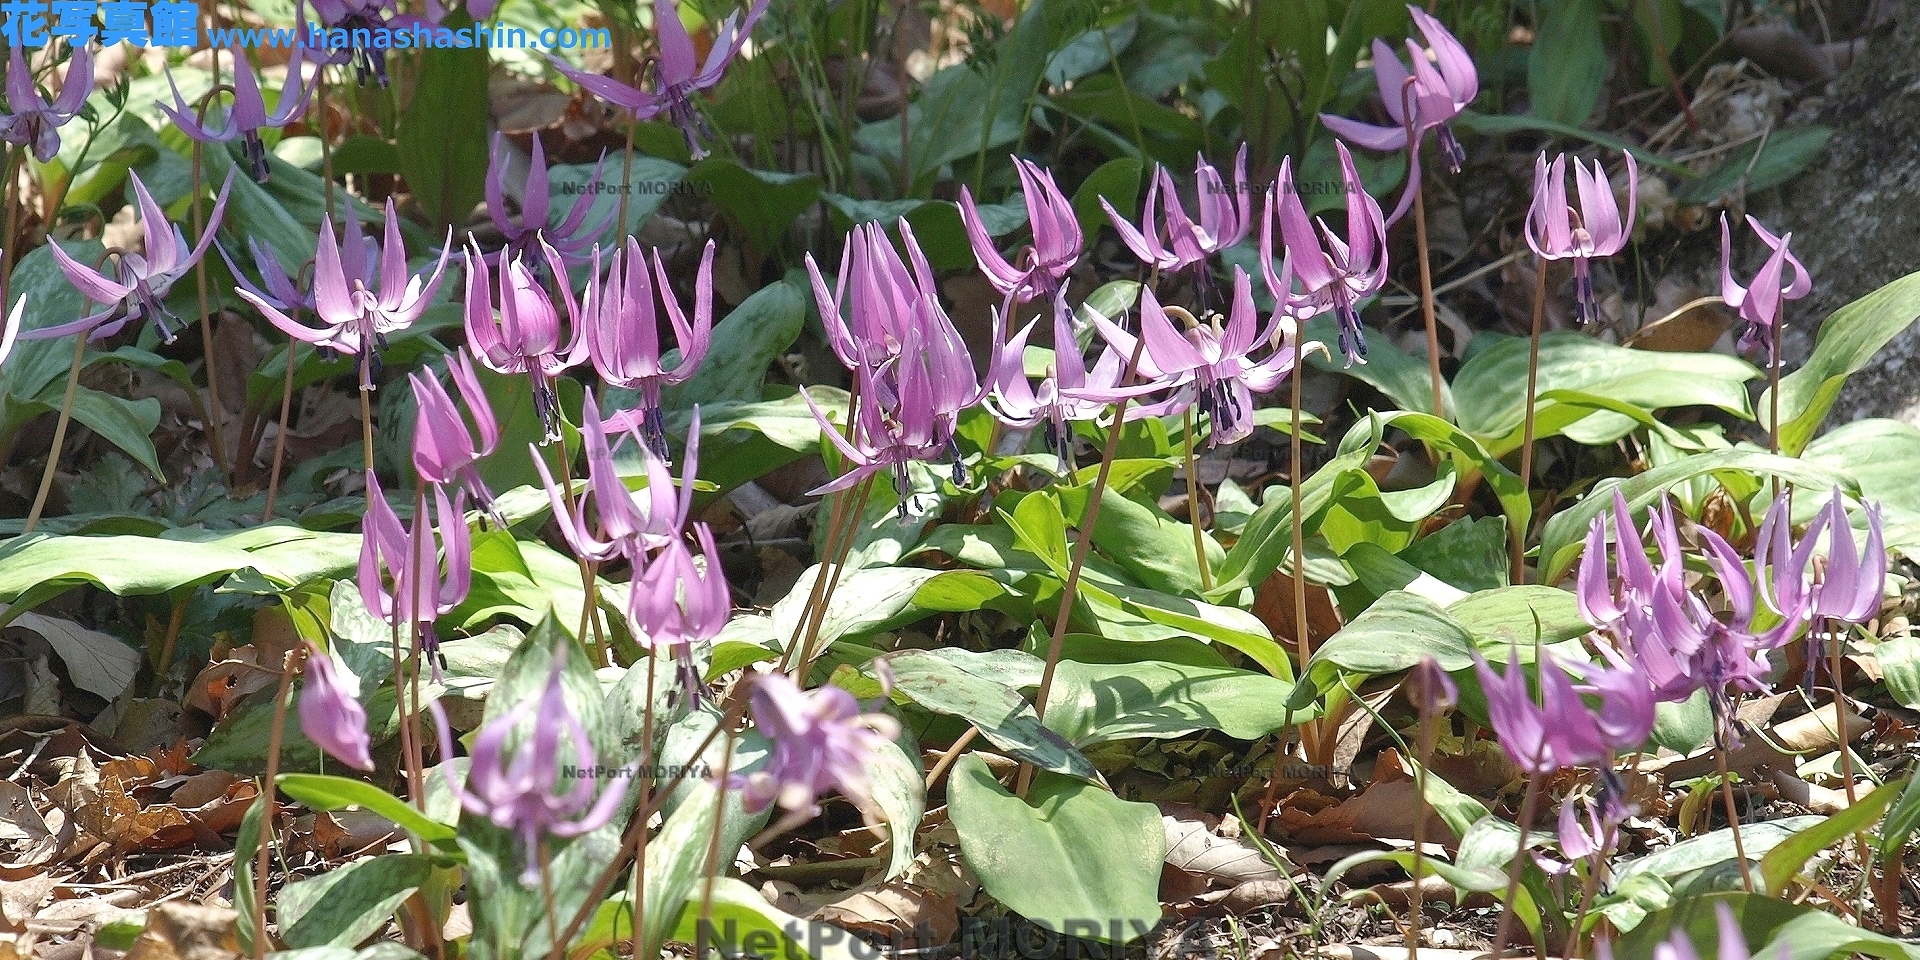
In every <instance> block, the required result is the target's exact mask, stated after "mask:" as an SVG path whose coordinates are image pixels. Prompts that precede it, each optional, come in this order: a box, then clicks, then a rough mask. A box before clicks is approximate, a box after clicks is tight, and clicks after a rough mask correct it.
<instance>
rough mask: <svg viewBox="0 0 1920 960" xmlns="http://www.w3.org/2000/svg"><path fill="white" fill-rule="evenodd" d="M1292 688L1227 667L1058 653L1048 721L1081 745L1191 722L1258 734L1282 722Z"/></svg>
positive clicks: (1182, 730) (1190, 726) (1186, 728)
mask: <svg viewBox="0 0 1920 960" xmlns="http://www.w3.org/2000/svg"><path fill="white" fill-rule="evenodd" d="M1143 646H1144V645H1143ZM1291 692H1292V689H1291V687H1290V685H1289V684H1288V683H1287V682H1286V681H1284V680H1278V679H1275V678H1274V677H1270V676H1267V675H1266V674H1262V673H1253V672H1250V671H1246V670H1236V669H1233V668H1231V667H1209V666H1193V665H1189V664H1178V663H1168V662H1165V661H1160V660H1148V659H1141V660H1138V661H1135V662H1128V663H1114V664H1095V663H1080V662H1077V661H1073V660H1062V661H1060V664H1059V667H1058V672H1057V673H1056V674H1055V675H1054V683H1053V689H1052V691H1051V692H1050V694H1049V697H1048V700H1047V721H1046V722H1047V726H1048V727H1049V728H1051V729H1053V730H1055V731H1058V732H1059V733H1060V734H1061V735H1062V736H1064V737H1066V738H1067V739H1069V740H1071V741H1073V743H1074V744H1075V745H1076V746H1080V747H1087V746H1091V745H1093V744H1096V743H1105V742H1108V741H1112V740H1127V739H1132V738H1136V737H1147V738H1165V737H1177V736H1182V735H1184V734H1188V733H1192V732H1193V731H1195V730H1218V731H1220V732H1222V733H1225V734H1226V735H1227V736H1229V737H1233V738H1234V739H1236V740H1257V739H1259V738H1261V737H1264V736H1266V735H1267V734H1269V733H1272V732H1274V731H1275V730H1278V729H1280V728H1282V727H1284V726H1286V724H1287V722H1288V716H1289V715H1288V713H1287V710H1286V701H1287V697H1288V695H1289V694H1290V693H1291Z"/></svg>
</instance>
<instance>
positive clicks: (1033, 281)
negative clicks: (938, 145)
mask: <svg viewBox="0 0 1920 960" xmlns="http://www.w3.org/2000/svg"><path fill="white" fill-rule="evenodd" d="M1013 168H1014V172H1015V173H1017V174H1019V177H1020V189H1021V191H1022V195H1023V196H1024V197H1025V199H1026V204H1027V225H1028V226H1029V227H1031V228H1032V230H1033V245H1032V246H1030V247H1028V248H1027V250H1026V251H1025V252H1024V253H1023V254H1022V255H1021V256H1020V257H1018V258H1016V260H1017V262H1019V263H1024V264H1026V266H1024V267H1021V266H1017V265H1015V263H1009V262H1008V261H1007V259H1006V258H1005V257H1003V256H1001V255H1000V250H999V248H997V247H995V246H994V243H993V237H992V235H990V234H989V233H987V227H986V224H985V223H984V222H982V221H981V219H980V211H979V210H978V209H977V208H976V207H975V206H974V203H973V194H972V193H971V192H970V191H968V190H967V188H966V187H965V186H964V185H962V186H961V187H960V220H961V222H962V223H963V224H964V225H965V226H966V228H967V241H968V242H969V243H970V244H972V246H973V258H974V260H976V261H977V262H978V263H979V264H980V271H981V272H982V273H984V274H986V277H987V282H988V283H990V284H992V285H993V288H994V289H995V290H998V291H1000V294H1001V295H1002V296H1004V297H1006V298H1007V301H1008V302H1009V304H1011V303H1015V302H1018V303H1025V302H1027V301H1029V300H1037V299H1039V298H1041V297H1050V296H1053V294H1054V292H1055V291H1057V290H1058V289H1059V288H1060V286H1061V285H1062V284H1064V283H1066V280H1067V274H1069V273H1071V272H1073V266H1074V264H1076V263H1078V262H1079V261H1080V251H1081V249H1082V247H1084V246H1085V243H1084V240H1083V238H1082V237H1081V233H1080V221H1079V219H1078V218H1077V217H1075V216H1074V212H1073V204H1072V203H1071V202H1069V201H1068V200H1067V197H1066V195H1065V194H1063V193H1061V192H1060V187H1059V185H1058V184H1056V183H1054V182H1053V172H1052V171H1050V170H1047V169H1046V168H1044V167H1042V166H1040V165H1039V164H1037V163H1034V162H1032V161H1030V160H1022V159H1020V158H1019V157H1015V158H1013Z"/></svg>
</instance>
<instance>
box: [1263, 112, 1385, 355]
mask: <svg viewBox="0 0 1920 960" xmlns="http://www.w3.org/2000/svg"><path fill="white" fill-rule="evenodd" d="M1334 147H1335V148H1336V149H1337V150H1339V152H1340V169H1341V171H1342V174H1343V176H1344V178H1345V180H1344V182H1345V184H1346V190H1347V236H1346V239H1345V240H1342V239H1341V238H1339V237H1337V236H1335V235H1334V233H1333V231H1332V230H1329V229H1327V225H1326V222H1325V221H1323V220H1320V219H1318V218H1314V219H1311V220H1310V219H1308V218H1307V210H1306V207H1304V206H1302V205H1301V203H1300V194H1299V191H1298V190H1296V189H1295V187H1294V184H1293V170H1292V166H1291V162H1292V161H1291V159H1290V158H1289V159H1284V160H1281V161H1280V175H1279V177H1278V178H1277V179H1276V180H1275V181H1274V189H1273V192H1272V193H1271V194H1268V195H1267V207H1266V212H1265V214H1264V215H1263V216H1262V217H1261V222H1260V256H1261V258H1262V261H1263V262H1265V263H1268V264H1271V263H1272V262H1273V249H1274V247H1273V223H1274V220H1275V218H1276V217H1277V218H1278V220H1279V222H1280V239H1281V242H1282V243H1283V244H1284V245H1285V246H1286V263H1287V266H1288V268H1290V269H1291V270H1292V273H1293V279H1297V280H1299V281H1300V285H1301V287H1302V288H1303V291H1304V292H1303V294H1302V295H1301V296H1300V298H1299V300H1300V304H1299V305H1297V306H1294V305H1291V304H1290V306H1292V307H1293V309H1295V310H1297V311H1301V312H1304V313H1306V314H1307V315H1312V314H1317V313H1323V312H1325V311H1327V310H1332V311H1333V312H1334V315H1335V316H1336V317H1338V318H1339V320H1340V352H1341V353H1342V354H1344V355H1345V356H1346V358H1347V365H1348V366H1352V365H1354V364H1355V363H1366V362H1367V336H1366V331H1365V330H1364V329H1363V328H1362V327H1361V326H1360V314H1359V312H1358V311H1357V309H1356V305H1357V304H1359V303H1360V301H1362V300H1365V299H1366V298H1368V297H1371V296H1373V295H1374V294H1375V293H1378V292H1379V291H1380V288H1381V287H1382V286H1383V285H1384V284H1385V283H1386V279H1387V225H1386V222H1385V220H1384V219H1383V218H1382V217H1381V216H1380V205H1379V204H1378V203H1375V202H1374V199H1373V197H1372V196H1370V195H1369V194H1368V193H1367V191H1366V188H1365V187H1363V186H1362V185H1361V183H1360V174H1359V173H1358V172H1356V171H1355V170H1354V168H1353V155H1352V154H1350V153H1348V152H1347V147H1346V145H1345V144H1342V143H1336V144H1334ZM1276 197H1277V198H1278V204H1279V206H1278V209H1277V210H1276V209H1275V202H1276V201H1275V198H1276ZM1316 227H1317V228H1318V231H1317V232H1316V229H1315V228H1316ZM1269 286H1275V287H1277V289H1275V290H1274V291H1273V292H1274V296H1275V297H1276V298H1278V299H1282V300H1287V299H1293V295H1292V284H1291V283H1290V282H1288V283H1274V282H1270V283H1269ZM1296 315H1298V314H1296Z"/></svg>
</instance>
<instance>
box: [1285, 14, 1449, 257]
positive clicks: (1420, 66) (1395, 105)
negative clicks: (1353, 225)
mask: <svg viewBox="0 0 1920 960" xmlns="http://www.w3.org/2000/svg"><path fill="white" fill-rule="evenodd" d="M1407 12H1408V13H1410V14H1412V15H1413V22H1414V25H1415V26H1417V27H1419V29H1420V34H1421V36H1422V37H1424V38H1426V41H1427V45H1428V46H1430V47H1432V48H1433V55H1432V59H1431V61H1430V60H1429V59H1428V55H1427V52H1426V51H1425V50H1422V49H1420V45H1419V44H1417V43H1414V42H1413V41H1412V40H1411V39H1409V40H1408V41H1407V53H1408V55H1409V59H1410V60H1411V61H1412V63H1413V72H1412V73H1411V74H1409V73H1408V72H1407V68H1406V67H1405V66H1403V65H1402V64H1401V63H1400V58H1399V57H1397V56H1394V53H1393V48H1392V47H1390V46H1388V45H1387V43H1386V41H1384V40H1378V39H1376V40H1374V41H1373V73H1374V79H1375V81H1376V82H1377V83H1378V85H1379V87H1380V99H1381V101H1382V105H1383V106H1385V107H1386V109H1387V116H1389V117H1392V118H1393V125H1392V126H1376V125H1374V124H1370V123H1361V122H1359V121H1357V120H1349V119H1347V118H1346V117H1339V116H1334V115H1333V114H1327V113H1323V114H1321V115H1320V122H1322V123H1324V124H1326V125H1327V129H1328V130H1331V131H1333V132H1334V134H1335V135H1336V136H1338V137H1340V138H1341V139H1343V140H1348V141H1351V142H1353V143H1356V144H1359V145H1360V146H1363V147H1366V148H1367V149H1369V150H1403V149H1405V150H1407V154H1408V156H1409V161H1408V167H1407V189H1406V190H1404V191H1402V192H1401V194H1400V203H1399V204H1398V205H1397V206H1395V207H1394V211H1393V215H1392V216H1390V217H1388V218H1387V223H1389V224H1394V223H1399V222H1400V218H1401V217H1403V216H1406V213H1407V209H1408V208H1409V207H1410V206H1412V203H1413V194H1414V189H1415V187H1416V186H1417V185H1418V184H1419V182H1420V150H1419V143H1420V141H1421V140H1423V139H1425V137H1426V134H1427V131H1428V130H1435V129H1437V130H1439V131H1440V153H1441V156H1442V157H1444V158H1445V159H1446V162H1447V170H1448V171H1449V172H1451V173H1459V172H1460V165H1461V164H1462V163H1465V162H1466V159H1467V151H1466V148H1464V147H1462V146H1460V141H1459V140H1458V139H1457V138H1455V137H1454V135H1453V128H1452V127H1450V126H1448V123H1449V121H1451V120H1453V118H1455V117H1457V116H1459V115H1460V113H1461V111H1463V110H1465V109H1466V108H1467V107H1468V105H1470V104H1472V103H1473V98H1475V97H1477V96H1479V95H1480V74H1479V72H1478V71H1477V70H1475V69H1474V66H1473V57H1472V56H1471V55H1470V54H1468V53H1467V48H1466V47H1464V46H1462V45H1461V43H1460V41H1459V39H1458V38H1456V37H1455V36H1454V35H1453V34H1451V33H1449V32H1447V28H1446V26H1445V25H1443V24H1441V22H1440V21H1439V20H1437V19H1435V18H1434V17H1433V16H1432V15H1431V14H1429V13H1427V12H1426V11H1425V10H1422V9H1420V8H1419V7H1416V6H1413V5H1411V4H1409V5H1408V6H1407ZM1409 129H1411V132H1412V134H1413V148H1412V149H1407V146H1408V145H1407V134H1408V132H1409Z"/></svg>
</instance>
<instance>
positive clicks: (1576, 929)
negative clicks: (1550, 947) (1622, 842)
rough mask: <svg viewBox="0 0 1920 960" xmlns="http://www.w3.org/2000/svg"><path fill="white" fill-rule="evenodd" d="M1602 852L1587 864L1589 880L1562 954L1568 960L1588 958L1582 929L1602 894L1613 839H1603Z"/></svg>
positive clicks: (1581, 891) (1581, 893)
mask: <svg viewBox="0 0 1920 960" xmlns="http://www.w3.org/2000/svg"><path fill="white" fill-rule="evenodd" d="M1603 839H1604V840H1606V841H1607V842H1606V843H1604V844H1603V845H1602V846H1601V848H1600V850H1599V851H1598V852H1597V853H1595V854H1594V856H1593V857H1591V858H1589V860H1588V862H1587V880H1586V883H1585V884H1583V885H1582V887H1581V890H1580V909H1579V910H1578V911H1576V912H1575V913H1574V915H1573V929H1572V930H1570V931H1568V932H1567V947H1566V949H1565V950H1563V951H1562V953H1563V954H1564V955H1565V956H1566V958H1567V960H1581V958H1582V957H1584V956H1586V945H1587V944H1586V940H1585V939H1583V938H1582V937H1581V936H1580V928H1581V927H1583V926H1585V925H1586V922H1587V911H1588V910H1589V909H1591V908H1592V907H1593V898H1594V896H1595V895H1596V894H1598V893H1599V892H1600V877H1601V875H1602V874H1604V873H1606V871H1607V854H1608V853H1609V852H1610V851H1611V849H1612V847H1613V843H1612V837H1611V836H1609V837H1605V838H1603Z"/></svg>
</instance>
